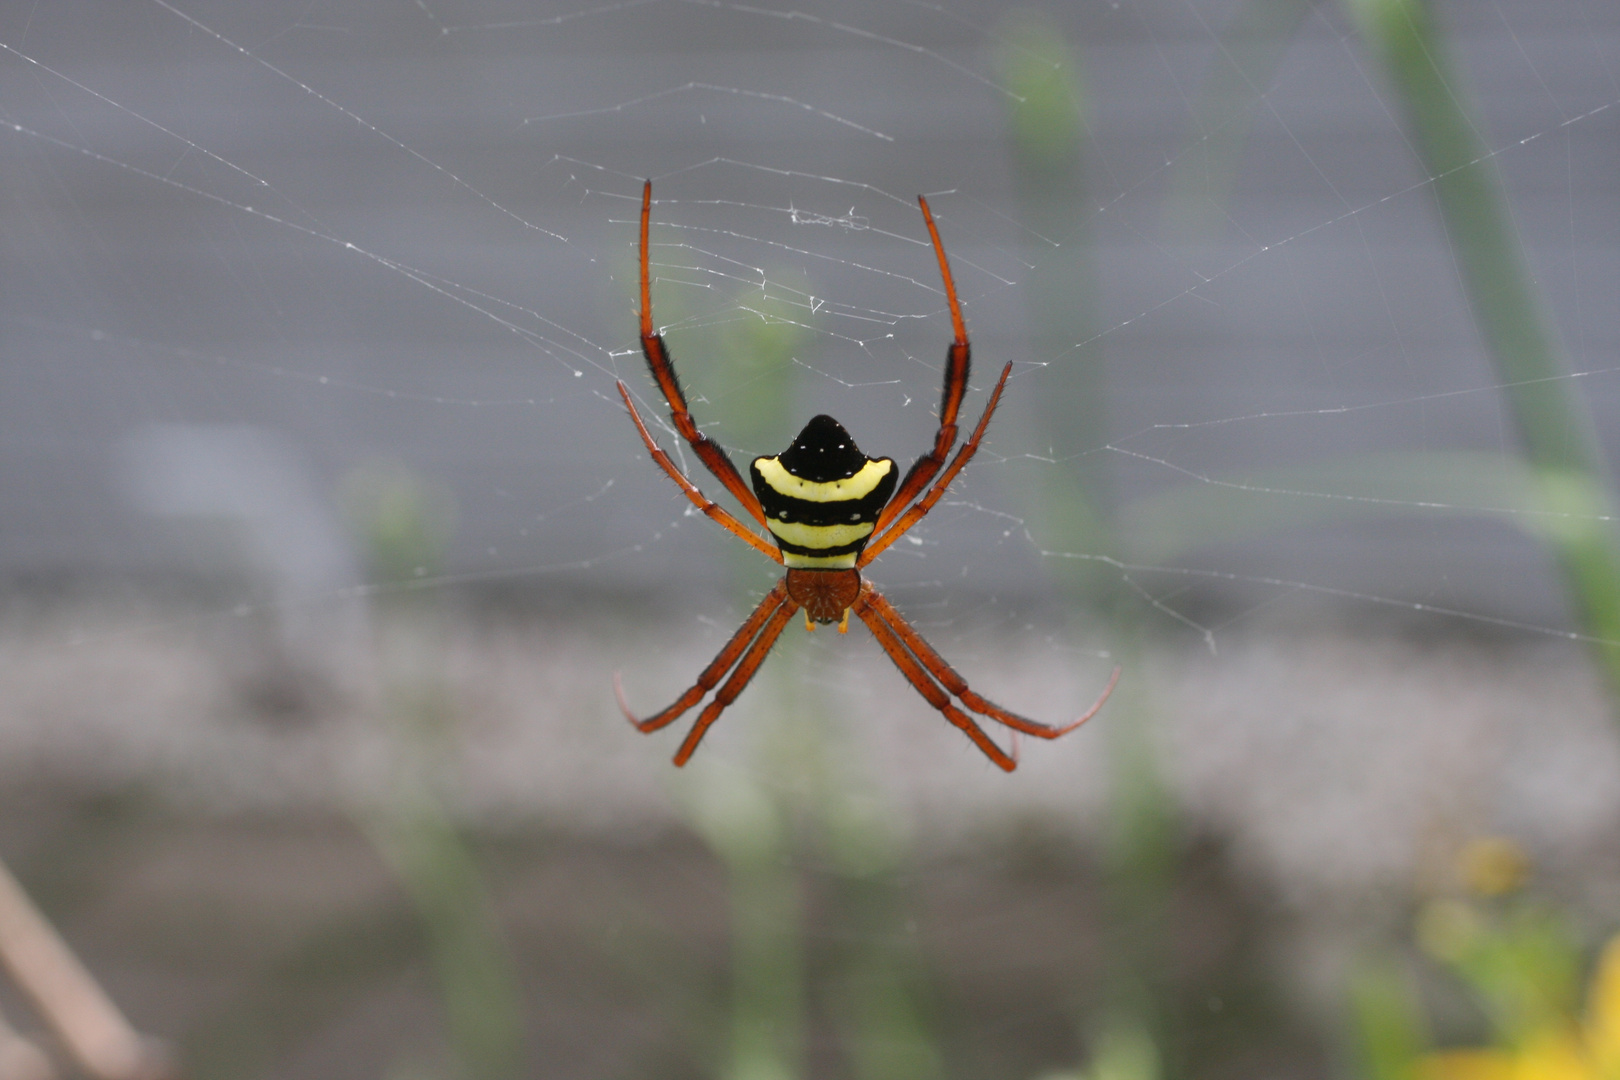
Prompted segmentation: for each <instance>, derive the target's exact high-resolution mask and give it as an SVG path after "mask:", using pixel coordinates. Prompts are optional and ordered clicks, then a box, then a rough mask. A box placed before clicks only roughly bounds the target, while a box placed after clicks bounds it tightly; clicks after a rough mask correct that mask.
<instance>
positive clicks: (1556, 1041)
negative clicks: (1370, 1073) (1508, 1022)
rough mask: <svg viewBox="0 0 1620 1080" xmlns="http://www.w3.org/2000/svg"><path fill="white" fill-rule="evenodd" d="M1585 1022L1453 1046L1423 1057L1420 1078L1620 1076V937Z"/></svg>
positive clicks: (1581, 1079)
mask: <svg viewBox="0 0 1620 1080" xmlns="http://www.w3.org/2000/svg"><path fill="white" fill-rule="evenodd" d="M1586 1009H1587V1012H1586V1018H1585V1022H1584V1023H1582V1024H1580V1025H1578V1026H1576V1025H1571V1026H1570V1027H1568V1028H1562V1027H1549V1028H1546V1029H1543V1030H1542V1031H1540V1032H1538V1033H1536V1034H1534V1035H1532V1036H1530V1037H1529V1038H1527V1039H1525V1040H1524V1041H1523V1042H1522V1043H1520V1044H1519V1045H1518V1046H1514V1047H1504V1048H1499V1049H1483V1050H1448V1051H1445V1052H1442V1053H1438V1054H1428V1055H1425V1056H1424V1057H1423V1058H1421V1059H1419V1061H1418V1065H1417V1069H1416V1071H1415V1073H1416V1078H1417V1080H1620V936H1616V937H1615V938H1613V939H1612V940H1610V942H1609V943H1608V945H1607V946H1605V947H1604V949H1603V953H1602V955H1601V956H1600V957H1599V958H1598V966H1597V971H1596V972H1595V973H1594V974H1593V976H1592V989H1591V992H1590V994H1589V995H1588V997H1587V1003H1586Z"/></svg>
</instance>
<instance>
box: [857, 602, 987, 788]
mask: <svg viewBox="0 0 1620 1080" xmlns="http://www.w3.org/2000/svg"><path fill="white" fill-rule="evenodd" d="M872 595H873V593H872V592H871V590H869V589H862V590H861V595H860V597H859V598H858V599H857V600H856V601H855V606H854V608H853V610H854V612H855V614H856V616H857V617H859V619H860V620H861V621H862V622H864V623H865V624H866V626H867V629H869V630H871V631H872V636H873V637H874V638H876V639H877V643H878V645H879V646H880V647H881V648H882V649H883V651H884V652H886V653H888V654H889V659H890V660H893V661H894V666H895V667H897V668H899V669H900V673H901V674H902V675H904V676H905V677H906V681H907V682H909V683H910V684H911V685H912V687H913V688H914V689H915V690H916V691H917V693H919V694H921V695H922V696H923V697H924V698H925V699H926V700H927V701H928V704H930V705H932V706H933V707H934V708H936V709H938V710H939V711H940V713H941V714H943V715H944V717H945V719H947V720H949V721H950V722H951V723H953V724H955V725H956V726H957V727H959V728H961V729H962V731H963V733H965V734H966V735H967V737H968V738H970V739H972V740H973V744H974V745H975V746H977V747H978V748H979V749H980V750H982V751H983V752H984V755H985V757H988V758H989V759H990V760H991V761H993V762H995V763H996V764H997V765H998V766H1000V767H1001V768H1002V769H1003V770H1004V771H1006V772H1012V771H1013V770H1014V769H1016V768H1018V762H1017V760H1016V759H1015V758H1013V757H1012V756H1010V755H1009V754H1008V753H1007V752H1006V751H1005V750H1003V749H1002V748H1001V747H999V746H997V745H996V744H995V742H994V741H993V740H992V739H991V738H990V736H989V735H987V734H985V731H984V729H983V728H981V727H980V726H979V725H978V724H976V723H975V722H974V720H973V718H972V717H971V716H969V715H967V714H966V713H964V712H963V711H962V710H960V709H958V708H957V707H956V706H955V705H952V704H951V699H950V697H949V696H947V695H946V693H945V691H943V690H941V689H940V688H939V686H938V685H937V684H936V683H935V682H934V680H933V679H931V678H929V676H928V673H927V672H926V671H924V670H923V669H922V665H921V664H919V663H918V662H917V659H916V657H914V656H912V655H911V653H909V652H907V651H906V646H905V645H904V644H903V643H902V642H901V641H900V639H899V638H898V637H897V636H895V633H894V631H893V630H891V629H890V628H889V624H888V623H887V622H886V621H884V619H883V617H882V616H881V615H879V614H878V612H877V610H876V609H874V608H873V607H872V606H871V596H872Z"/></svg>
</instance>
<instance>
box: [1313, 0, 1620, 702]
mask: <svg viewBox="0 0 1620 1080" xmlns="http://www.w3.org/2000/svg"><path fill="white" fill-rule="evenodd" d="M1345 3H1346V4H1347V5H1348V7H1349V9H1350V11H1351V13H1352V14H1353V15H1354V16H1355V18H1356V20H1357V23H1358V25H1359V26H1360V28H1361V32H1362V34H1363V36H1364V37H1365V38H1366V40H1367V43H1368V45H1369V46H1370V47H1371V48H1372V49H1373V51H1374V52H1375V53H1376V54H1377V55H1378V57H1379V58H1380V59H1381V60H1382V62H1383V64H1384V67H1385V70H1386V71H1387V72H1388V74H1389V77H1390V79H1391V81H1392V82H1393V83H1394V85H1395V88H1396V91H1397V94H1398V97H1399V100H1400V104H1401V107H1402V109H1404V111H1405V113H1406V119H1407V125H1408V128H1409V129H1410V133H1411V136H1412V143H1413V146H1414V147H1415V148H1416V150H1417V152H1418V155H1419V157H1420V158H1421V159H1422V162H1423V168H1424V170H1425V171H1426V172H1427V173H1428V175H1429V176H1430V177H1432V178H1433V180H1432V184H1433V187H1434V193H1435V198H1436V201H1437V202H1438V203H1439V207H1440V212H1441V215H1442V217H1443V218H1444V219H1445V224H1446V230H1447V233H1448V239H1449V241H1450V244H1451V249H1452V252H1453V255H1454V256H1455V259H1456V265H1457V269H1458V271H1459V272H1460V274H1461V276H1462V282H1463V287H1464V289H1465V290H1466V292H1467V295H1468V302H1469V305H1470V307H1471V308H1472V311H1473V316H1474V322H1475V325H1476V326H1477V327H1478V328H1479V333H1480V337H1481V339H1482V341H1483V342H1484V345H1485V347H1486V349H1487V351H1488V352H1489V353H1490V355H1491V359H1492V362H1493V363H1494V364H1495V366H1496V372H1497V377H1498V379H1500V381H1501V382H1502V384H1503V394H1504V396H1505V398H1506V400H1507V402H1508V406H1509V409H1510V411H1511V413H1512V416H1513V420H1514V423H1515V425H1516V426H1517V428H1518V431H1519V436H1520V438H1521V440H1522V441H1523V444H1524V453H1525V456H1526V458H1527V459H1528V460H1529V462H1530V464H1531V465H1532V467H1533V468H1534V469H1535V470H1536V472H1537V473H1538V475H1539V476H1540V477H1541V478H1542V481H1543V483H1544V486H1545V488H1546V497H1547V501H1548V503H1549V505H1551V506H1555V507H1560V508H1565V509H1567V510H1568V511H1569V517H1567V518H1566V519H1565V521H1566V522H1568V527H1564V528H1559V529H1557V530H1554V531H1550V532H1549V533H1548V541H1549V542H1550V544H1551V546H1552V548H1553V550H1554V553H1555V555H1556V557H1557V560H1558V563H1559V566H1560V568H1561V570H1562V571H1563V574H1564V579H1565V583H1566V587H1567V588H1568V591H1569V593H1570V597H1571V600H1572V602H1573V603H1574V605H1575V607H1576V610H1577V612H1578V617H1579V619H1580V622H1581V629H1582V631H1583V632H1584V633H1585V634H1586V635H1588V636H1589V637H1591V638H1593V639H1595V640H1596V641H1597V642H1598V643H1599V646H1598V656H1599V658H1600V661H1601V663H1602V665H1603V669H1604V672H1605V675H1606V676H1607V678H1608V680H1609V687H1610V691H1611V694H1612V695H1613V697H1614V699H1615V700H1616V701H1620V548H1617V546H1616V543H1615V537H1614V534H1613V531H1612V529H1611V528H1610V525H1609V520H1608V519H1612V517H1613V515H1614V510H1613V500H1612V499H1611V497H1610V496H1609V485H1608V482H1607V479H1608V477H1607V468H1606V467H1605V464H1604V458H1603V453H1602V450H1601V448H1600V446H1599V443H1598V440H1597V433H1596V429H1595V427H1594V424H1593V421H1592V417H1591V414H1590V412H1589V411H1588V410H1587V408H1586V406H1585V404H1584V402H1582V401H1581V400H1580V399H1579V398H1578V397H1577V396H1576V395H1575V393H1574V389H1573V383H1572V382H1571V381H1570V379H1569V378H1568V377H1567V376H1568V374H1569V371H1568V367H1567V365H1566V363H1565V362H1564V359H1563V357H1562V355H1561V353H1560V350H1559V348H1558V345H1557V343H1556V340H1555V336H1554V334H1553V332H1552V329H1551V327H1550V326H1549V324H1548V322H1547V319H1546V317H1545V314H1544V312H1543V310H1542V306H1541V303H1540V300H1539V297H1538V295H1537V293H1536V290H1535V287H1534V286H1533V284H1532V283H1531V278H1530V273H1529V270H1528V268H1527V266H1526V264H1525V258H1524V255H1523V253H1522V252H1521V251H1520V250H1519V246H1518V243H1517V242H1516V240H1515V238H1514V235H1513V229H1512V226H1511V224H1510V222H1509V218H1508V215H1507V212H1506V210H1505V208H1504V200H1503V197H1502V194H1501V184H1500V180H1499V178H1498V176H1497V173H1496V168H1495V163H1494V161H1493V160H1492V158H1491V156H1490V152H1489V150H1488V148H1487V147H1486V146H1485V144H1484V141H1483V140H1482V139H1481V137H1480V135H1479V133H1478V132H1479V128H1478V127H1477V126H1476V125H1475V123H1474V122H1473V121H1472V120H1471V119H1470V117H1469V114H1468V110H1467V108H1466V105H1465V99H1464V97H1463V92H1462V90H1461V88H1460V83H1459V81H1458V79H1457V77H1456V74H1455V70H1454V68H1453V66H1452V64H1451V62H1450V59H1449V57H1448V55H1447V53H1446V49H1445V43H1444V42H1443V40H1442V39H1441V36H1440V33H1439V30H1438V27H1437V25H1436V23H1435V19H1434V15H1433V12H1432V11H1431V9H1430V6H1429V4H1428V2H1427V0H1345Z"/></svg>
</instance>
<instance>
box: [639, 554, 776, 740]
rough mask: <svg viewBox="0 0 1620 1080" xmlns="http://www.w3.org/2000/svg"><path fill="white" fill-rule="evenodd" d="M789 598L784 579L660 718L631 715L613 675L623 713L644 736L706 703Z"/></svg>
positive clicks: (657, 716) (658, 716)
mask: <svg viewBox="0 0 1620 1080" xmlns="http://www.w3.org/2000/svg"><path fill="white" fill-rule="evenodd" d="M787 598H788V596H787V581H786V580H785V579H784V580H782V581H779V582H777V583H776V588H774V589H772V590H771V591H770V592H768V593H766V594H765V599H763V600H761V601H760V602H759V606H758V607H756V608H754V612H753V614H752V615H749V616H748V620H747V621H746V622H744V623H743V624H742V626H740V627H738V628H737V632H736V633H735V634H733V635H731V640H730V641H728V642H726V644H725V648H723V649H721V650H720V652H719V654H718V655H716V656H715V658H714V659H713V660H712V661H711V662H710V663H709V666H708V667H706V668H704V669H703V674H701V675H699V676H698V678H697V682H696V683H694V684H693V685H692V687H691V689H689V690H687V691H686V693H684V694H682V695H681V696H680V697H679V698H676V699H675V703H674V704H673V705H671V706H670V707H669V708H667V709H665V710H664V711H663V712H661V713H659V714H657V715H656V716H649V717H647V719H645V720H638V719H637V718H636V714H635V713H633V712H631V711H630V704H629V702H627V701H625V700H624V684H623V683H622V682H620V680H619V675H618V673H617V672H615V673H614V675H613V693H614V695H615V696H616V697H617V698H618V699H619V709H620V711H622V712H623V713H624V718H625V719H626V720H628V721H630V722H631V723H632V724H634V725H635V726H636V729H637V730H638V731H643V732H651V731H657V730H658V729H659V728H661V727H664V726H666V725H668V724H670V723H673V722H674V721H676V720H678V719H680V717H681V715H682V714H684V713H685V712H686V710H688V709H690V708H691V707H692V706H694V705H696V704H697V703H698V702H700V701H702V700H703V695H704V694H707V693H708V692H709V691H710V690H713V689H714V688H715V685H716V684H717V683H719V681H720V680H721V678H722V677H723V676H724V675H725V673H726V672H728V671H730V670H731V668H732V665H733V664H735V663H736V662H737V658H738V657H739V656H741V655H742V654H743V650H744V649H746V648H748V646H749V643H750V642H752V641H753V640H754V637H755V636H756V635H757V634H758V633H759V628H760V627H761V626H764V625H765V623H766V621H767V620H769V619H770V617H771V616H772V615H774V614H775V613H776V611H777V609H778V608H780V607H781V606H782V604H783V603H784V602H786V601H787ZM797 606H798V605H797V604H795V605H794V607H797Z"/></svg>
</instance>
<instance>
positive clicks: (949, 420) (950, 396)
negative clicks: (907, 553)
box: [872, 195, 972, 534]
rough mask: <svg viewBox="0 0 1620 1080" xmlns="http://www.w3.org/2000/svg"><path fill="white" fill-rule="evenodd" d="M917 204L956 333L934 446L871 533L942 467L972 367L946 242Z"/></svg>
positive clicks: (929, 213) (916, 464)
mask: <svg viewBox="0 0 1620 1080" xmlns="http://www.w3.org/2000/svg"><path fill="white" fill-rule="evenodd" d="M917 204H918V205H919V206H921V207H922V212H923V221H924V222H926V223H927V225H928V236H929V238H930V239H932V240H933V242H934V257H935V258H937V259H938V260H939V276H940V280H941V281H943V282H944V283H945V300H946V303H947V304H948V305H949V307H950V309H951V329H952V331H953V332H954V333H955V335H956V336H955V339H954V340H953V341H952V342H951V349H950V352H948V353H946V355H945V379H944V389H943V390H941V392H940V399H939V432H938V433H937V434H936V435H935V436H934V448H933V449H932V450H930V451H928V453H926V454H924V455H923V456H922V457H920V458H918V459H917V460H916V461H914V462H912V465H911V468H910V469H908V470H907V471H906V475H905V478H904V479H903V480H901V481H900V486H899V487H898V488H897V489H896V490H895V493H894V498H892V499H890V500H889V503H888V505H887V506H885V507H884V508H883V511H882V512H881V513H879V514H878V519H877V522H876V524H875V525H874V526H873V528H872V532H873V533H874V534H876V533H879V532H882V531H883V528H884V526H886V525H887V524H888V523H889V522H890V521H892V520H893V519H894V518H895V516H896V515H898V514H899V513H900V511H902V510H904V509H905V508H906V505H907V504H908V503H910V502H911V500H912V499H915V498H916V497H917V493H918V492H920V491H922V489H923V488H925V487H927V486H928V481H930V480H932V479H933V478H934V474H935V473H937V472H939V470H940V469H941V468H943V467H944V465H945V456H946V455H947V454H949V453H950V452H951V447H953V446H955V445H956V431H957V428H956V416H957V414H958V413H959V412H960V411H961V409H962V395H964V394H966V393H967V384H968V373H969V371H970V370H971V368H972V360H971V349H970V347H969V345H968V337H967V326H966V324H964V323H963V322H962V304H961V302H960V301H959V300H958V299H957V296H956V280H955V279H954V278H953V277H952V276H951V264H950V262H949V260H947V259H946V258H945V245H944V244H942V243H941V242H940V239H939V229H938V227H937V226H935V224H934V215H933V212H932V211H930V210H929V209H928V200H927V199H925V198H924V197H923V196H921V195H919V196H917Z"/></svg>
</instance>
